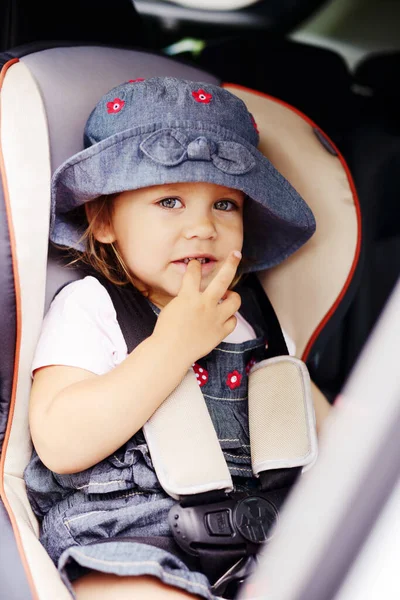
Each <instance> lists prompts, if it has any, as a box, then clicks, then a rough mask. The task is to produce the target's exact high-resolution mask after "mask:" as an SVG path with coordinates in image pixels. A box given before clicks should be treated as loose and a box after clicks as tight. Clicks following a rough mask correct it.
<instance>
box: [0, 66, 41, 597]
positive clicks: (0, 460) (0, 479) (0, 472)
mask: <svg viewBox="0 0 400 600" xmlns="http://www.w3.org/2000/svg"><path fill="white" fill-rule="evenodd" d="M18 62H19V59H18V58H13V59H12V60H9V61H8V62H6V64H5V65H4V66H3V68H2V70H1V72H0V92H1V88H2V85H3V81H4V78H5V76H6V73H7V71H8V69H9V68H10V67H12V66H13V65H14V64H15V63H18ZM0 111H1V105H0ZM0 127H1V112H0ZM0 178H1V181H2V185H3V190H4V203H5V209H6V215H7V224H8V230H9V235H10V246H11V258H12V269H13V275H14V285H15V308H16V315H15V318H16V338H15V356H14V376H13V383H12V392H11V402H10V411H9V415H8V420H7V428H6V433H5V437H4V443H3V450H2V453H1V457H0V497H1V499H2V501H3V503H4V506H5V509H6V511H7V513H8V516H9V519H10V522H11V525H12V528H13V531H14V535H15V541H16V544H17V548H18V551H19V553H20V556H21V562H22V565H23V567H24V569H25V573H26V577H27V580H28V583H29V587H30V589H31V592H32V594H33V597H34V598H35V600H39V596H38V595H37V591H36V586H35V583H34V581H33V577H32V574H31V570H30V567H29V564H28V561H27V559H26V556H25V551H24V547H23V544H22V540H21V536H20V533H19V529H18V525H17V521H16V519H15V516H14V513H13V511H12V508H11V506H10V503H9V502H8V499H7V496H6V493H5V489H4V463H5V456H6V451H7V445H8V441H9V439H10V432H11V424H12V420H13V416H14V409H15V398H16V392H17V382H18V366H19V355H20V346H21V322H22V321H21V290H20V284H19V274H18V265H17V255H16V254H17V253H16V243H15V235H14V229H13V223H12V215H11V206H10V197H9V193H8V187H7V177H6V169H5V164H4V157H3V151H2V148H1V138H0Z"/></svg>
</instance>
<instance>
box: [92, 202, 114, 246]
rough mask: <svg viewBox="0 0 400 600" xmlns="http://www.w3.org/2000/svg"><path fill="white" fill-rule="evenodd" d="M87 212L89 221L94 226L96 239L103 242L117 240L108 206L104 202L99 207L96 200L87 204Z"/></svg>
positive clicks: (93, 230) (93, 231)
mask: <svg viewBox="0 0 400 600" xmlns="http://www.w3.org/2000/svg"><path fill="white" fill-rule="evenodd" d="M85 212H86V218H87V220H88V223H89V225H91V226H92V233H93V235H94V237H95V239H96V240H97V241H98V242H101V243H103V244H111V243H112V242H115V239H116V237H115V233H114V228H113V226H112V222H111V218H110V212H109V209H108V207H105V206H104V204H103V206H101V207H99V204H98V203H97V202H96V200H94V201H93V202H87V203H86V204H85Z"/></svg>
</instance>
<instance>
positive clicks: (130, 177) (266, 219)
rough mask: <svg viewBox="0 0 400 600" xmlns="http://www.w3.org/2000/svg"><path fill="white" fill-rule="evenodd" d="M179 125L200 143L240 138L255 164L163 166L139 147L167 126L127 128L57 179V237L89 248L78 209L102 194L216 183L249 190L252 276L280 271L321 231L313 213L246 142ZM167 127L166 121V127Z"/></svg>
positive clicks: (69, 164)
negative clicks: (241, 169) (228, 168)
mask: <svg viewBox="0 0 400 600" xmlns="http://www.w3.org/2000/svg"><path fill="white" fill-rule="evenodd" d="M197 125H198V126H197V128H196V127H193V123H191V124H190V127H189V124H188V123H179V124H178V123H176V122H175V123H173V124H170V126H173V127H175V128H176V129H179V131H185V133H186V135H187V136H191V138H192V139H194V138H195V137H196V136H198V135H199V134H201V135H202V136H206V137H207V139H209V140H210V142H212V143H218V142H220V141H221V140H222V141H224V140H225V141H234V142H236V143H240V144H242V145H243V146H244V147H245V148H246V149H247V151H248V152H250V153H251V154H252V156H253V158H254V167H253V168H252V169H251V170H249V171H248V172H246V173H243V174H230V173H227V172H224V171H222V170H220V169H219V168H217V167H216V166H215V164H214V163H213V162H212V161H211V160H184V161H183V162H181V163H180V164H177V165H174V166H164V165H162V164H160V163H159V162H155V161H154V160H152V159H151V158H150V157H149V156H147V155H146V154H145V153H143V152H142V150H141V148H140V144H141V143H142V141H143V140H144V139H145V138H146V137H148V135H149V134H151V133H152V132H154V131H157V127H158V128H159V129H160V126H158V125H157V124H153V125H151V126H147V127H141V128H136V129H130V130H126V131H123V132H120V133H117V134H115V135H114V136H111V137H109V138H106V139H105V140H103V141H101V142H98V143H97V144H94V145H93V146H90V147H89V148H87V149H86V150H83V151H82V152H79V153H78V154H76V155H74V156H73V157H72V158H70V159H69V160H67V161H66V162H65V163H63V164H62V165H61V166H60V167H59V168H58V169H57V171H56V172H55V173H54V175H53V180H52V208H51V223H50V239H51V240H52V241H53V242H55V243H56V244H59V245H61V246H68V247H74V248H76V249H78V250H83V249H84V248H83V245H82V243H81V242H80V238H81V236H82V233H83V231H82V228H81V227H79V225H78V224H77V223H76V221H74V218H73V217H72V215H73V213H71V212H70V211H72V210H73V209H75V208H77V207H78V206H81V205H82V204H85V203H86V202H90V201H91V200H94V199H95V198H98V197H99V196H102V195H107V194H114V193H118V192H123V191H126V190H135V189H140V188H144V187H148V186H153V185H163V184H169V183H178V182H182V183H183V182H197V181H198V182H209V183H214V184H218V185H221V186H225V187H230V188H234V189H238V190H241V191H243V192H244V193H245V194H246V195H247V196H248V198H249V200H248V201H246V203H245V210H244V231H245V237H244V246H243V255H244V256H245V257H246V258H247V259H248V260H247V261H246V264H247V266H246V268H245V270H246V271H258V270H262V269H267V268H270V267H272V266H275V265H277V264H279V263H280V262H282V261H283V260H284V259H286V258H288V257H289V256H290V255H291V254H293V252H295V251H296V250H298V248H300V247H301V246H302V245H303V244H304V243H305V242H306V241H307V240H308V239H309V238H310V237H311V236H312V234H313V233H314V231H315V219H314V216H313V213H312V211H311V210H310V208H309V207H308V205H307V204H306V202H305V201H304V200H303V198H302V197H301V196H300V195H299V194H298V193H297V191H296V190H295V189H294V188H293V186H292V185H291V184H290V183H289V182H288V181H287V180H286V179H285V178H284V177H283V176H282V175H281V174H280V173H279V171H277V169H276V168H275V167H274V166H273V165H272V163H271V162H270V161H269V160H268V159H267V158H266V157H265V156H264V155H263V154H261V152H259V150H257V149H256V148H255V147H254V146H252V145H251V144H249V143H247V142H246V141H245V140H243V138H241V137H239V136H237V135H235V134H233V133H232V132H229V131H227V130H226V129H222V128H219V127H218V126H216V125H215V124H210V125H205V124H204V123H202V124H197ZM163 129H165V124H164V126H163Z"/></svg>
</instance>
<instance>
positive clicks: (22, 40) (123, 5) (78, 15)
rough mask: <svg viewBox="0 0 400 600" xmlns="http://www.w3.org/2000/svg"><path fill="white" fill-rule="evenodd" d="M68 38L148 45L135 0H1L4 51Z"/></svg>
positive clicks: (1, 47)
mask: <svg viewBox="0 0 400 600" xmlns="http://www.w3.org/2000/svg"><path fill="white" fill-rule="evenodd" d="M65 40H68V41H70V42H86V43H101V44H110V45H113V44H118V45H121V46H123V45H127V46H131V47H133V46H138V47H141V48H144V47H146V43H147V42H146V40H147V36H146V31H145V27H144V24H143V22H142V20H141V18H140V16H139V15H138V13H137V12H136V9H135V7H134V5H133V2H132V1H131V0H113V2H108V1H107V0H84V1H83V2H82V1H81V0H68V2H67V3H64V4H58V3H57V2H54V1H53V0H41V1H40V2H31V0H2V1H1V3H0V51H5V50H7V49H8V48H13V47H14V46H20V45H25V44H30V43H32V42H34V43H37V42H45V41H52V42H56V41H65Z"/></svg>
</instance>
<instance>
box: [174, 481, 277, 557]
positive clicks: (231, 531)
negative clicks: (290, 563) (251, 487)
mask: <svg viewBox="0 0 400 600" xmlns="http://www.w3.org/2000/svg"><path fill="white" fill-rule="evenodd" d="M275 496H276V498H275ZM279 500H280V498H279V494H275V493H274V492H268V493H265V492H261V491H257V492H255V493H254V492H253V493H251V492H232V493H231V494H229V495H227V494H224V495H223V497H222V498H221V499H220V500H217V501H216V502H209V503H207V504H197V503H196V504H190V502H189V503H188V501H187V500H186V501H185V502H181V503H178V504H175V505H174V506H173V507H172V508H171V510H170V512H169V524H170V527H171V530H172V532H173V535H174V538H175V541H176V542H177V544H178V545H179V546H180V547H181V548H182V549H183V550H184V551H185V552H187V553H188V554H192V555H194V556H200V555H201V554H202V551H204V550H207V551H208V552H209V551H210V550H212V549H215V550H216V551H219V553H220V551H223V550H227V551H229V550H234V549H237V550H238V551H240V550H242V551H243V555H245V556H248V555H252V554H256V553H257V551H258V549H259V547H260V544H262V543H263V542H265V541H267V540H268V539H269V537H270V536H271V532H270V530H271V526H272V525H273V524H274V523H275V522H276V521H277V518H278V506H279V505H280V502H279Z"/></svg>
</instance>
